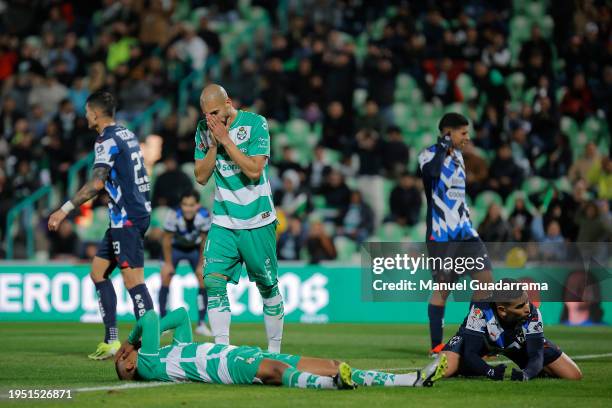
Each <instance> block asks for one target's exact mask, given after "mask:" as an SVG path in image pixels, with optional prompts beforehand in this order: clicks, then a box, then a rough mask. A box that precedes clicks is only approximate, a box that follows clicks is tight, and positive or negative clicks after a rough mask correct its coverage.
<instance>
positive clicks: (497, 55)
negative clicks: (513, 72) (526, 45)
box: [482, 32, 512, 74]
mask: <svg viewBox="0 0 612 408" xmlns="http://www.w3.org/2000/svg"><path fill="white" fill-rule="evenodd" d="M511 58H512V55H511V54H510V50H509V49H508V45H507V44H506V39H505V38H504V35H503V34H502V33H501V32H496V33H495V34H493V41H491V43H490V44H489V45H488V46H487V47H486V48H485V49H484V51H483V53H482V61H483V62H484V63H485V64H486V65H487V66H488V67H489V68H495V69H497V70H499V71H500V72H501V73H502V74H508V73H509V72H510V59H511Z"/></svg>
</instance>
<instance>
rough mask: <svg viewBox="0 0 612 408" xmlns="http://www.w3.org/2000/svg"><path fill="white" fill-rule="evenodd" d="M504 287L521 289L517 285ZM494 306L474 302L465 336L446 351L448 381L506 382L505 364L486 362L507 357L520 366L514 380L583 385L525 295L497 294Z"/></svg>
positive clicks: (462, 330)
mask: <svg viewBox="0 0 612 408" xmlns="http://www.w3.org/2000/svg"><path fill="white" fill-rule="evenodd" d="M501 282H504V283H509V284H516V286H518V281H516V280H514V279H502V280H501ZM492 299H493V300H494V302H473V303H472V304H471V306H470V313H469V314H468V316H467V317H466V318H465V320H464V321H463V324H462V325H461V327H460V328H459V331H458V332H457V334H456V335H455V336H453V337H452V338H451V339H450V340H449V341H448V343H446V345H445V346H444V348H443V350H442V353H443V354H445V355H446V356H447V358H448V369H447V370H446V373H445V376H446V377H452V376H455V375H464V376H485V377H489V378H490V379H492V380H503V379H504V372H505V370H506V365H505V364H499V365H497V366H491V365H489V364H487V363H486V362H485V361H484V360H483V357H484V356H486V355H495V354H503V355H504V356H506V357H508V358H509V359H510V360H512V361H513V362H515V363H516V364H517V365H518V366H519V367H520V370H518V369H516V368H513V369H512V376H511V379H512V380H515V381H527V380H530V379H532V378H535V377H538V376H547V377H553V378H564V379H568V380H580V379H581V378H582V373H581V372H580V369H579V368H578V366H577V365H576V363H574V361H573V360H572V359H571V358H569V357H568V356H567V354H565V353H563V352H562V351H561V349H560V348H559V347H558V346H556V345H555V344H554V343H553V342H551V341H550V340H548V339H547V338H546V337H544V325H543V322H542V314H541V313H540V311H539V310H538V308H537V307H535V306H534V305H533V304H532V303H530V302H529V299H528V296H527V292H525V291H524V290H522V289H517V290H505V291H496V292H495V293H494V294H493V296H492Z"/></svg>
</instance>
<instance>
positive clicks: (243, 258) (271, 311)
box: [194, 84, 284, 352]
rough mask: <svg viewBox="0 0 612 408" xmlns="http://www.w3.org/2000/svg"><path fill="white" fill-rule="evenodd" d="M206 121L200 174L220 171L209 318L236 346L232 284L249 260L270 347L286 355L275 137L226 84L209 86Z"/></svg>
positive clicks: (201, 177)
mask: <svg viewBox="0 0 612 408" xmlns="http://www.w3.org/2000/svg"><path fill="white" fill-rule="evenodd" d="M200 107H201V108H202V112H203V113H204V114H205V116H206V118H205V119H203V120H201V121H200V122H199V123H198V127H197V131H196V136H195V143H196V149H195V157H194V158H195V170H194V171H195V176H196V179H197V181H198V183H200V184H206V183H207V182H208V180H209V179H210V177H211V175H213V174H214V177H215V178H214V180H215V183H216V186H215V203H214V206H213V211H212V212H213V216H212V227H211V228H210V232H209V233H208V239H207V240H206V244H205V249H204V252H205V267H204V284H205V285H206V289H207V291H208V319H209V321H210V327H211V330H212V332H213V336H214V337H215V343H217V344H229V328H230V321H231V311H230V304H229V300H228V297H227V282H228V281H230V282H232V283H234V284H236V283H238V280H239V279H240V273H241V271H242V264H243V263H244V264H245V265H246V269H247V274H248V276H249V280H250V281H255V283H256V284H257V289H258V290H259V293H260V294H261V297H262V298H263V313H264V323H265V327H266V335H267V337H268V351H271V352H280V347H281V340H282V335H283V320H284V307H283V299H282V296H281V294H280V292H279V290H278V266H277V258H276V224H277V221H276V212H275V210H274V204H273V202H272V190H271V188H270V182H269V179H268V158H269V156H270V134H269V133H268V125H267V122H266V120H265V119H264V118H263V117H262V116H260V115H257V114H254V113H250V112H246V111H242V110H236V109H235V108H234V107H233V106H232V101H231V99H230V98H229V97H228V96H227V93H226V92H225V89H223V88H222V87H221V86H219V85H215V84H212V85H209V86H207V87H205V88H204V90H203V91H202V94H201V96H200Z"/></svg>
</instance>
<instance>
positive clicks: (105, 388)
mask: <svg viewBox="0 0 612 408" xmlns="http://www.w3.org/2000/svg"><path fill="white" fill-rule="evenodd" d="M600 357H612V353H603V354H585V355H582V356H574V357H572V359H574V360H592V359H595V358H600ZM494 362H495V363H508V362H510V361H509V360H495V361H494ZM420 368H423V367H398V368H370V369H369V370H374V371H389V372H393V371H410V370H418V369H420ZM176 384H185V383H184V382H147V383H127V384H121V385H107V386H102V387H85V388H75V389H74V391H76V392H94V391H112V390H129V389H134V388H153V387H162V386H165V385H176Z"/></svg>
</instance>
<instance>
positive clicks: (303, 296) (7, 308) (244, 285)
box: [0, 263, 612, 324]
mask: <svg viewBox="0 0 612 408" xmlns="http://www.w3.org/2000/svg"><path fill="white" fill-rule="evenodd" d="M88 273H89V265H59V264H53V265H48V264H43V265H40V264H10V263H5V264H0V321H82V322H100V321H101V317H100V314H99V311H98V300H97V297H96V294H95V290H94V286H93V283H92V282H91V279H90V278H89V275H88ZM568 273H569V272H568ZM145 277H146V284H147V286H148V288H149V291H150V293H151V296H152V297H153V300H154V302H155V308H156V309H157V310H159V309H158V305H157V295H158V291H159V287H160V275H159V265H158V264H155V263H151V264H149V265H147V267H146V268H145ZM112 282H113V285H114V286H115V290H116V292H117V313H118V318H119V320H123V321H132V320H133V319H134V317H133V312H132V310H133V309H132V301H131V299H130V297H129V295H128V293H127V291H126V290H125V288H124V286H123V282H122V280H121V276H120V275H119V273H115V275H114V276H113V278H112ZM279 283H280V289H281V292H282V293H283V297H284V302H285V315H286V321H288V322H303V323H328V322H369V323H376V322H379V323H426V322H427V303H426V302H414V301H412V302H397V301H392V302H385V301H383V302H381V301H380V300H378V301H372V300H368V299H367V298H365V297H364V296H362V295H363V293H362V290H363V285H362V270H361V268H360V267H359V266H351V267H348V266H300V265H282V264H281V266H280V270H279ZM228 293H229V298H230V304H231V309H232V315H233V316H232V321H238V322H240V321H242V322H259V321H261V320H262V318H263V317H262V302H261V297H260V295H259V293H258V291H257V288H256V286H255V284H254V283H251V282H249V281H248V279H247V278H246V276H245V277H243V278H242V279H241V280H240V282H239V284H238V285H231V284H230V285H228ZM196 294H197V280H196V277H195V275H194V274H193V272H191V270H190V269H189V267H187V266H184V265H182V266H179V267H178V268H177V274H176V276H175V277H174V279H173V280H172V284H171V286H170V295H169V300H168V302H169V305H168V306H169V308H170V309H173V308H177V307H180V306H185V307H187V308H188V310H189V311H190V314H191V316H192V318H193V319H194V320H195V319H196V318H197V307H196ZM585 308H586V309H588V310H589V311H592V314H590V312H589V313H586V314H585V313H584V309H585ZM540 309H541V310H542V313H543V315H544V317H545V321H547V322H548V323H549V324H554V323H558V322H560V321H564V322H569V323H574V324H580V323H587V324H589V323H595V324H597V323H605V322H608V323H612V303H606V302H597V303H589V304H585V303H577V302H543V303H542V304H541V305H540ZM467 310H468V303H466V302H451V303H449V304H448V306H447V311H446V316H445V320H446V322H448V323H458V322H461V321H462V320H463V318H464V317H465V314H466V313H467ZM585 316H586V319H585Z"/></svg>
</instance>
